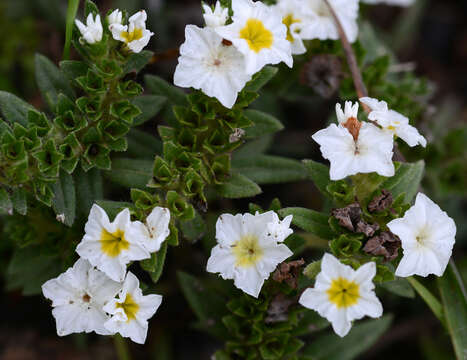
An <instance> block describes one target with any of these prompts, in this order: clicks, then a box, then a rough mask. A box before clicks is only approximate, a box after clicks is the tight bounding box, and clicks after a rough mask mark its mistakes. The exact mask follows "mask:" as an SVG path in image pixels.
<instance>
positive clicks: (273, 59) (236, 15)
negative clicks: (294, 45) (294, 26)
mask: <svg viewBox="0 0 467 360" xmlns="http://www.w3.org/2000/svg"><path fill="white" fill-rule="evenodd" d="M232 9H233V17H232V21H233V22H232V24H230V25H226V26H221V27H218V28H216V29H215V30H216V31H217V33H218V34H219V35H220V36H222V37H223V38H224V39H227V40H229V41H231V42H232V43H233V44H234V46H235V47H236V48H237V49H238V50H239V51H240V52H241V53H242V54H243V55H245V63H246V72H247V73H248V74H250V75H253V74H254V73H256V72H258V71H260V70H261V69H262V68H263V67H264V66H265V65H267V64H273V65H274V64H278V63H280V62H282V61H283V62H285V63H286V64H287V65H288V66H289V67H292V65H293V58H292V49H291V45H290V41H288V40H287V27H286V26H285V25H284V24H283V23H282V17H281V15H280V14H279V13H277V12H276V11H275V10H274V9H273V8H270V7H268V6H266V5H264V4H263V3H262V2H260V1H257V2H253V1H252V0H232Z"/></svg>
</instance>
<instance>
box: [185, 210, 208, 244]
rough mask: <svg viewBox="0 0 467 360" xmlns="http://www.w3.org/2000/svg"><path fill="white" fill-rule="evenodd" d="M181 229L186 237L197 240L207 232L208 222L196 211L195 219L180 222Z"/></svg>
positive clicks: (192, 240) (193, 240)
mask: <svg viewBox="0 0 467 360" xmlns="http://www.w3.org/2000/svg"><path fill="white" fill-rule="evenodd" d="M180 229H181V230H182V233H183V236H184V237H185V238H186V239H188V240H190V241H191V242H195V241H197V240H199V239H200V238H201V237H202V236H203V235H204V234H205V233H206V223H205V222H204V220H203V218H202V216H201V215H200V214H199V213H198V212H196V213H195V218H194V219H192V220H189V221H181V222H180Z"/></svg>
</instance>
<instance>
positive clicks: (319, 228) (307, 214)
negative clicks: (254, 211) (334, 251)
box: [279, 207, 334, 239]
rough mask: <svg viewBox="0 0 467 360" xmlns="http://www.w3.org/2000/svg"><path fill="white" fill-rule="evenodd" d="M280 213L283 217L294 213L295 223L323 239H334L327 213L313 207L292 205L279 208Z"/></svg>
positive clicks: (293, 220) (293, 221)
mask: <svg viewBox="0 0 467 360" xmlns="http://www.w3.org/2000/svg"><path fill="white" fill-rule="evenodd" d="M279 215H280V216H282V217H286V216H288V215H293V219H292V223H293V224H294V225H296V226H298V227H299V228H301V229H303V230H305V231H306V232H309V233H311V234H314V235H316V236H319V237H320V238H322V239H332V238H333V236H334V233H333V232H332V230H331V228H330V227H329V223H328V221H329V216H328V215H326V214H323V213H320V212H318V211H315V210H311V209H305V208H300V207H290V208H285V209H281V210H279Z"/></svg>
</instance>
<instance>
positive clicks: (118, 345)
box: [113, 334, 131, 360]
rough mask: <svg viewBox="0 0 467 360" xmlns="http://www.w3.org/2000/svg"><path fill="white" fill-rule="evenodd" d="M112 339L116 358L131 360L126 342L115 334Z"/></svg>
mask: <svg viewBox="0 0 467 360" xmlns="http://www.w3.org/2000/svg"><path fill="white" fill-rule="evenodd" d="M113 339H114V345H115V351H116V352H117V358H118V359H119V360H131V354H130V349H129V348H128V343H127V342H126V340H125V339H124V338H122V337H121V335H120V334H115V335H114V336H113Z"/></svg>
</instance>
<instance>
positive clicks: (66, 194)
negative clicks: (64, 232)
mask: <svg viewBox="0 0 467 360" xmlns="http://www.w3.org/2000/svg"><path fill="white" fill-rule="evenodd" d="M53 192H54V198H53V202H52V206H53V208H54V211H55V213H56V214H57V216H58V217H57V219H60V220H59V221H61V222H63V223H64V224H65V225H68V226H71V225H73V222H74V221H75V216H76V192H75V183H74V181H73V177H72V176H71V175H70V174H68V173H67V172H66V171H64V170H61V171H60V176H59V178H58V181H57V182H56V183H55V184H53Z"/></svg>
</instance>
